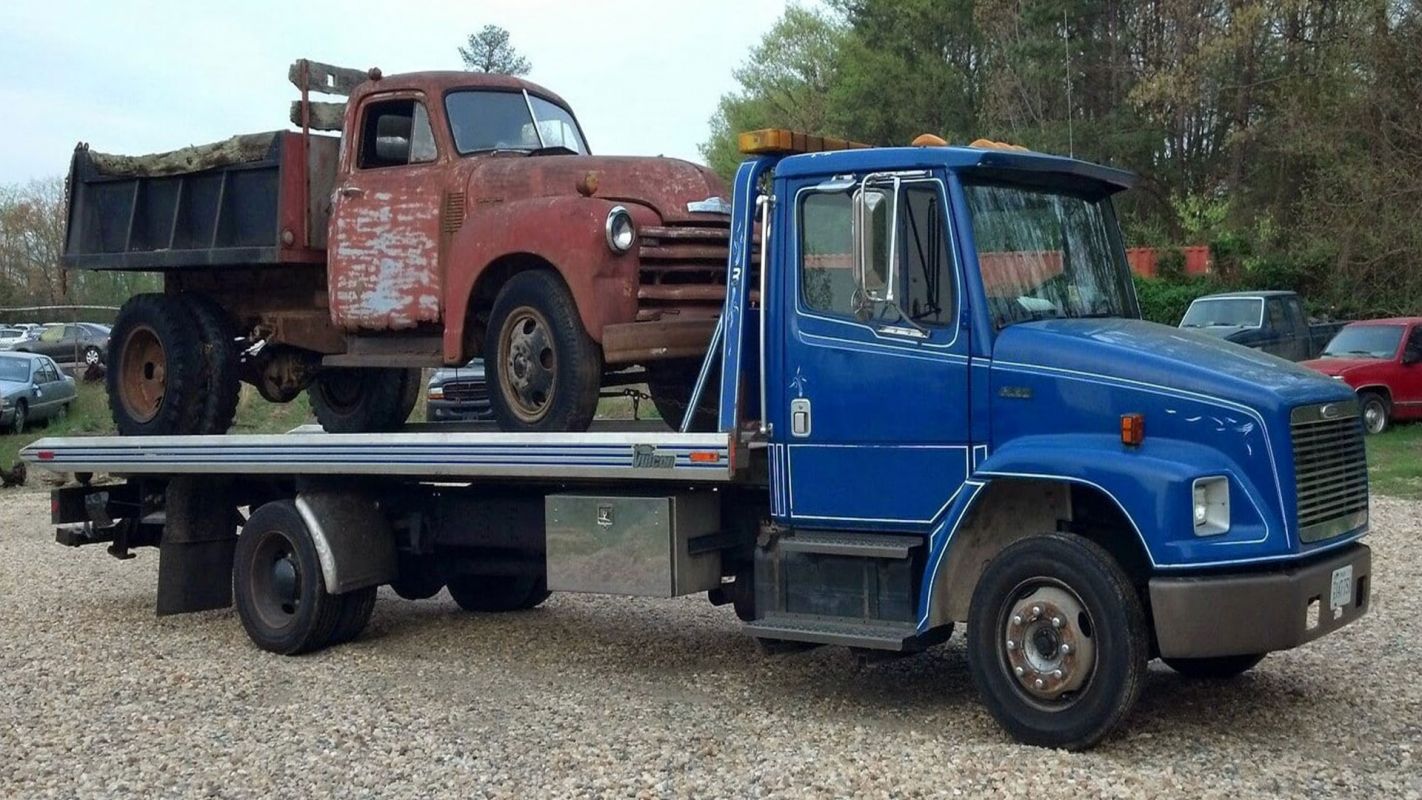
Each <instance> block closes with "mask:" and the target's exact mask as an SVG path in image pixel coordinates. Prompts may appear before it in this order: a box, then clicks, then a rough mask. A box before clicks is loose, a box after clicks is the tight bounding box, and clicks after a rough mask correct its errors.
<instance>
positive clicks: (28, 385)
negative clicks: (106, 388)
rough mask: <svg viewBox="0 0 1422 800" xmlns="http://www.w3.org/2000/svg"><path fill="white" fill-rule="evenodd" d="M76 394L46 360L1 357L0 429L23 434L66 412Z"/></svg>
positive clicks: (23, 355)
mask: <svg viewBox="0 0 1422 800" xmlns="http://www.w3.org/2000/svg"><path fill="white" fill-rule="evenodd" d="M77 395H78V390H77V389H76V388H75V387H74V379H73V378H71V377H69V376H68V375H65V374H64V372H63V371H61V370H60V369H59V365H58V364H56V363H54V359H52V358H49V357H48V356H42V355H35V354H33V353H0V426H3V427H5V428H8V429H10V430H12V431H14V432H15V433H23V432H24V430H25V426H26V425H28V424H29V423H30V422H32V421H34V420H46V419H52V418H54V417H57V416H60V415H63V414H65V413H67V412H68V410H69V406H70V404H71V403H73V402H74V398H75V396H77Z"/></svg>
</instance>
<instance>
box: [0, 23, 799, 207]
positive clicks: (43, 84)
mask: <svg viewBox="0 0 1422 800" xmlns="http://www.w3.org/2000/svg"><path fill="white" fill-rule="evenodd" d="M210 6H211V7H210ZM784 6H785V0H696V1H695V2H686V1H685V0H462V2H461V1H459V0H454V1H453V2H437V1H436V0H379V1H378V2H377V1H376V0H344V1H343V2H340V3H330V4H326V3H321V2H315V1H314V0H307V2H300V1H299V0H236V1H235V2H222V3H220V4H216V3H209V2H208V1H207V0H187V2H174V1H168V0H149V1H147V2H145V1H144V0H0V109H4V117H5V118H4V119H3V120H0V183H10V182H16V181H25V180H29V179H31V178H43V177H48V176H54V175H62V174H63V173H64V172H65V171H66V170H67V169H68V167H69V156H70V153H71V152H72V151H73V149H74V144H75V143H76V142H78V141H80V140H83V141H86V142H88V143H89V144H90V145H91V146H92V147H93V148H94V149H95V150H99V151H102V152H108V153H123V154H130V155H136V154H140V153H150V152H157V151H163V150H171V149H175V148H178V147H183V146H186V145H189V144H200V143H204V142H210V141H217V140H219V139H224V138H226V137H228V136H231V135H233V134H235V133H253V132H257V131H267V130H275V129H277V128H281V127H286V122H287V108H288V104H289V103H290V101H292V100H295V99H297V96H298V95H297V92H296V88H295V87H293V86H292V85H291V84H289V83H287V80H286V69H287V65H289V64H290V63H291V62H292V61H294V60H295V59H297V58H301V57H307V58H311V59H313V60H316V61H324V62H327V63H331V64H338V65H341V66H349V67H360V68H365V67H370V66H379V67H380V68H381V69H382V70H384V71H385V72H386V73H387V74H393V73H396V72H407V71H414V70H420V69H458V68H460V67H461V66H462V64H461V62H460V60H459V53H458V51H457V49H456V48H457V47H458V46H459V45H460V44H462V43H463V42H464V39H465V38H466V37H467V36H468V34H470V33H473V32H475V31H477V30H478V29H479V28H481V27H483V26H484V25H486V24H491V23H492V24H494V25H500V26H503V27H504V28H507V29H508V30H509V32H510V34H511V36H512V43H513V45H514V47H515V48H516V49H517V50H518V51H519V52H520V53H522V54H523V55H524V56H525V57H527V58H528V59H529V60H530V61H531V62H532V63H533V71H532V73H530V75H529V76H528V77H529V78H530V79H532V80H533V81H535V82H537V83H540V84H542V85H544V86H547V87H548V88H549V89H551V90H553V91H555V92H557V93H559V94H560V95H562V96H563V98H564V99H566V100H567V101H568V102H569V103H570V104H571V105H572V106H573V110H574V111H575V112H576V113H577V115H578V119H579V121H580V122H581V123H582V126H583V129H584V130H585V131H586V133H587V136H588V142H589V144H590V145H591V146H592V149H593V151H594V152H596V153H603V154H608V155H659V154H665V155H668V156H676V157H680V158H687V159H691V160H695V161H699V160H700V156H699V154H698V152H697V149H696V146H697V144H699V143H700V142H701V141H703V140H704V139H705V137H706V132H707V124H706V123H707V120H708V119H709V118H710V117H711V114H712V112H713V111H714V110H715V107H716V101H717V100H718V99H719V98H720V96H721V95H722V94H723V93H725V92H728V91H731V90H733V89H734V88H735V81H734V79H733V78H732V77H731V71H732V70H733V69H734V68H735V67H736V66H738V65H739V64H740V63H741V62H742V61H743V60H744V59H745V57H746V55H747V53H748V51H749V49H750V47H751V46H752V45H753V44H755V43H756V42H758V41H759V40H760V37H761V36H762V35H763V34H764V33H765V31H766V30H768V29H769V28H770V26H771V25H772V24H773V23H774V22H775V20H776V19H777V18H778V17H779V16H780V13H781V11H782V10H783V9H784ZM317 99H332V100H336V99H339V98H320V97H317Z"/></svg>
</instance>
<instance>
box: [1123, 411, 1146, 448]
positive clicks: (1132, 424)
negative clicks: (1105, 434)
mask: <svg viewBox="0 0 1422 800" xmlns="http://www.w3.org/2000/svg"><path fill="white" fill-rule="evenodd" d="M1143 441H1145V416H1144V415H1141V414H1122V415H1121V444H1125V445H1130V446H1131V447H1139V446H1140V444H1141V442H1143Z"/></svg>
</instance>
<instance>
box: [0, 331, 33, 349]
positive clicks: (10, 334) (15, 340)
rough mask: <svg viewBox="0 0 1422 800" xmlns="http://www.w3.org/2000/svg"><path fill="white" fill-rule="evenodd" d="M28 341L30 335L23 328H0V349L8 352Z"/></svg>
mask: <svg viewBox="0 0 1422 800" xmlns="http://www.w3.org/2000/svg"><path fill="white" fill-rule="evenodd" d="M29 339H30V334H29V332H28V331H26V330H25V329H24V328H8V327H7V328H0V349H3V350H9V349H10V348H12V347H14V346H15V345H17V344H20V343H22V342H27V341H29Z"/></svg>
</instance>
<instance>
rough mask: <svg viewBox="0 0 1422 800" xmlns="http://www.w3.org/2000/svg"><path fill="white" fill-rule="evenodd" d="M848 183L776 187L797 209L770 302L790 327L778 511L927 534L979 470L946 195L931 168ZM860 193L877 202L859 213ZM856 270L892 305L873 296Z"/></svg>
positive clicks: (778, 412) (777, 452) (778, 433)
mask: <svg viewBox="0 0 1422 800" xmlns="http://www.w3.org/2000/svg"><path fill="white" fill-rule="evenodd" d="M850 183H851V181H849V180H848V179H845V178H840V179H834V180H830V181H826V182H823V183H818V184H817V183H815V182H807V183H803V184H798V185H791V186H788V187H786V188H787V191H784V192H783V193H781V194H780V196H781V197H782V198H785V201H782V203H781V205H782V206H785V205H788V206H791V207H789V208H781V209H779V212H780V213H778V214H777V219H778V222H779V226H778V227H779V228H780V230H781V231H782V232H783V234H782V235H781V236H780V247H779V248H777V250H779V253H780V255H781V257H782V258H784V259H785V261H784V263H785V265H786V267H787V268H786V269H783V270H780V271H779V274H780V275H781V276H783V277H784V280H783V282H782V283H781V284H780V285H779V287H778V289H779V292H780V294H781V297H782V298H784V302H783V303H775V304H774V305H775V306H776V309H777V311H778V312H779V313H782V314H784V315H785V317H786V318H787V319H786V323H787V324H785V325H783V326H780V328H781V330H783V331H784V332H785V333H784V336H785V341H784V343H783V346H782V348H781V350H780V352H779V353H776V354H775V356H776V358H775V359H774V361H775V362H776V363H775V369H774V370H773V374H774V376H775V377H774V378H772V379H771V380H775V381H776V383H775V384H772V385H771V386H770V387H768V388H769V390H770V392H771V393H770V401H769V402H771V403H772V404H776V405H778V406H779V407H778V408H773V409H772V414H771V418H772V419H773V420H775V421H776V422H775V429H774V432H773V442H774V445H773V451H772V457H773V461H772V466H773V468H774V469H773V474H772V481H773V484H774V489H775V492H774V511H775V513H776V515H777V516H778V517H781V518H787V517H788V518H789V520H790V521H791V522H792V523H794V524H798V525H803V526H807V527H826V528H860V529H892V530H903V531H925V532H926V531H928V530H930V529H931V528H932V526H933V523H934V521H935V520H936V519H938V518H940V517H941V516H942V515H943V514H944V513H945V512H946V510H947V508H948V505H949V503H950V501H951V499H952V497H953V495H954V493H955V492H956V491H957V490H958V488H959V487H960V486H961V485H962V483H963V480H964V479H965V478H966V477H967V475H968V473H969V471H970V469H971V463H970V462H971V452H972V451H971V442H970V441H969V409H968V396H969V395H968V378H969V369H968V353H969V349H968V330H967V328H966V327H965V326H963V325H962V324H961V320H962V318H963V313H962V310H963V296H964V295H963V291H962V279H961V274H960V269H959V267H958V264H957V259H956V248H955V246H954V242H953V239H952V227H951V225H950V224H949V219H948V213H947V211H946V209H948V207H949V206H948V203H947V195H946V192H945V187H944V184H943V181H942V180H941V179H939V178H935V177H931V176H929V175H927V174H923V173H920V174H918V175H917V176H911V177H907V178H902V179H900V180H899V181H898V185H897V186H894V185H893V184H890V185H888V186H880V185H879V184H877V183H875V184H871V185H870V187H868V188H866V187H863V186H862V185H860V184H855V185H853V186H850V185H848V184H850ZM873 187H878V188H873ZM859 192H866V193H867V196H868V197H870V198H871V199H873V200H874V201H875V202H872V203H866V204H865V205H864V206H862V209H863V210H856V205H855V199H854V198H855V196H856V194H857V193H859ZM791 198H793V202H787V201H790V199H791ZM891 198H897V199H896V202H892V203H891V202H889V201H890V199H891ZM895 208H897V212H895V210H894V209H895ZM856 216H857V217H858V218H859V219H860V220H862V221H861V222H860V223H859V224H858V226H857V227H858V228H859V229H862V231H863V232H862V234H861V233H860V232H859V231H858V230H856V225H855V218H856ZM893 229H897V230H898V236H897V237H896V238H895V241H894V242H893V243H891V242H890V238H891V237H889V236H888V232H889V231H890V230H893ZM891 252H892V256H891ZM856 254H860V257H859V260H858V261H857V260H856ZM856 263H862V264H864V265H865V266H863V267H862V268H860V267H856ZM891 263H892V264H895V265H897V266H896V268H895V269H890V268H889V265H890V264H891ZM859 269H862V270H863V272H864V274H865V276H866V277H865V279H864V284H865V285H867V286H871V287H872V288H871V292H872V294H873V295H874V296H875V297H879V298H884V297H892V298H893V299H894V301H895V303H894V305H896V306H897V309H896V308H895V307H894V305H891V304H890V303H887V302H875V301H871V300H870V299H869V298H866V297H865V295H864V293H863V292H862V291H860V281H859V279H858V278H857V274H858V272H857V270H859ZM890 276H892V281H890ZM890 287H893V288H892V292H890V291H889V289H890ZM772 302H773V301H772ZM900 310H901V312H902V313H900ZM776 384H778V385H776Z"/></svg>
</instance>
